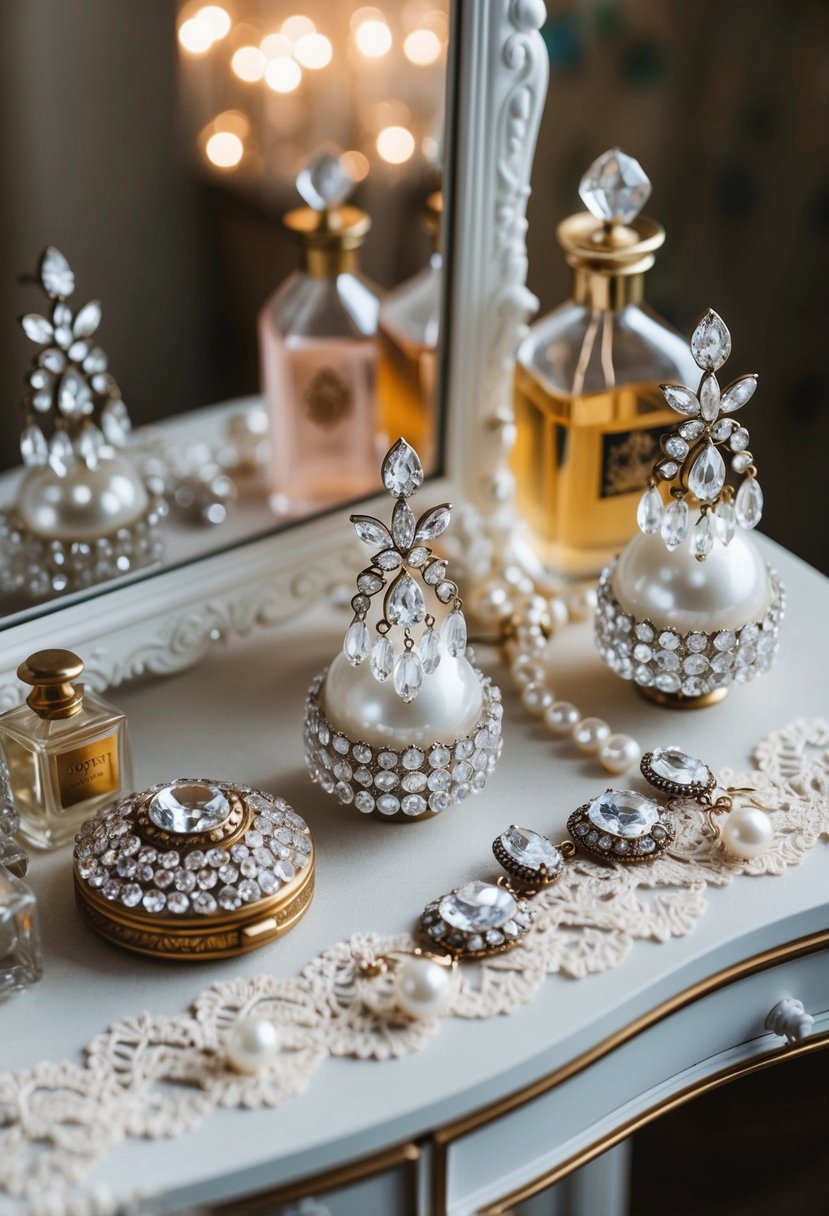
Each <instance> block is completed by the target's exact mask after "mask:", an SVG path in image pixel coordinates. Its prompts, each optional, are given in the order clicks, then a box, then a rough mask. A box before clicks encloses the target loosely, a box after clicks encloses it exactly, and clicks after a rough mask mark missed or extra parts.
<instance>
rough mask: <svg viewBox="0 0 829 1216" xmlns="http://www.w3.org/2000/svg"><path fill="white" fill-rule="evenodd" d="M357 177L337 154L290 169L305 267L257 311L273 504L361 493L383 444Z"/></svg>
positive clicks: (297, 505)
mask: <svg viewBox="0 0 829 1216" xmlns="http://www.w3.org/2000/svg"><path fill="white" fill-rule="evenodd" d="M353 187H354V179H353V177H352V176H351V174H350V173H349V172H348V170H347V168H346V166H345V165H344V163H343V161H342V160H341V159H340V157H339V156H336V155H334V154H332V153H331V152H323V153H320V154H318V155H317V156H315V157H314V158H313V159H312V160H311V161H309V163H308V164H307V165H306V166H305V168H304V169H302V170H301V172H300V173H299V175H298V177H297V190H298V191H299V193H300V195H301V196H302V198H303V199H304V201H305V202H306V203H307V206H306V207H300V208H298V209H297V210H295V211H289V212H288V213H287V215H286V216H285V217H284V223H285V227H286V228H287V229H288V231H289V232H290V233H291V235H292V236H293V237H294V238H295V239H296V240H297V241H298V242H299V245H300V248H301V251H302V265H301V268H300V270H299V271H297V272H296V273H295V274H293V275H291V276H290V277H289V278H288V279H287V280H286V281H285V282H284V283H283V284H282V286H281V287H280V288H279V289H278V290H277V291H276V292H275V293H274V294H273V295H272V296H271V298H270V299H269V300H268V301H267V303H266V304H265V305H264V307H263V308H262V311H261V312H260V314H259V340H260V353H261V361H262V380H263V384H264V391H265V398H266V404H267V408H268V412H269V415H270V437H271V461H270V478H269V480H270V495H271V505H272V507H273V509H274V511H276V512H277V513H278V514H280V515H304V514H307V513H308V512H310V511H314V510H318V509H319V508H321V507H324V506H326V505H330V504H332V503H335V502H343V501H348V500H349V499H351V498H358V497H360V496H361V495H363V494H366V493H367V492H368V491H369V490H370V489H371V488H372V486H373V484H374V478H375V469H376V466H377V460H378V458H379V454H380V452H381V451H382V448H383V446H384V445H383V442H382V440H381V439H380V437H379V431H380V427H381V424H380V416H379V408H378V400H377V315H378V311H379V308H380V295H379V288H378V287H376V286H375V285H374V284H373V283H371V282H370V281H369V280H368V279H366V278H365V277H364V276H363V275H361V274H360V273H359V266H358V253H357V251H358V250H359V248H360V246H361V245H362V243H363V241H364V239H365V236H366V233H367V232H368V230H369V228H370V227H371V221H370V219H369V217H368V216H367V215H366V213H365V212H364V211H361V210H359V208H357V207H352V206H347V205H345V200H346V199H347V198H348V196H349V194H350V193H351V191H352V189H353Z"/></svg>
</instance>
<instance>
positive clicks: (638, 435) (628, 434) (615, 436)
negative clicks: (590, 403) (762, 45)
mask: <svg viewBox="0 0 829 1216" xmlns="http://www.w3.org/2000/svg"><path fill="white" fill-rule="evenodd" d="M664 432H665V425H664V424H663V425H662V426H654V427H649V428H648V429H646V430H633V431H614V432H612V433H610V434H604V435H602V456H601V481H600V486H601V488H600V491H599V493H600V496H601V497H602V498H613V497H615V496H616V495H617V494H634V493H636V492H637V491H641V489H642V487H643V486H644V485H647V481H648V477H649V476H650V474H651V471H652V468H653V462H654V461H655V460H657V459H658V458H659V438H660V436H661V435H663V434H664Z"/></svg>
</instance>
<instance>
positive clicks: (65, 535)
mask: <svg viewBox="0 0 829 1216" xmlns="http://www.w3.org/2000/svg"><path fill="white" fill-rule="evenodd" d="M38 281H39V283H40V285H41V286H42V288H43V290H44V291H45V293H46V295H47V297H48V299H49V302H50V305H51V316H50V317H48V318H47V317H45V316H40V315H39V314H38V313H27V314H26V316H24V317H22V318H21V320H20V324H21V327H22V329H23V332H24V333H25V334H26V337H27V338H29V339H30V340H31V341H32V342H34V343H36V344H37V345H38V346H39V347H41V348H42V349H40V350H39V351H38V353H37V355H36V356H35V357H34V359H33V362H32V370H31V371H30V372H29V375H28V377H27V382H28V385H29V389H28V391H27V393H26V395H25V396H24V398H23V416H24V421H23V430H22V433H21V436H20V453H21V456H22V458H23V464H24V465H25V466H26V472H25V474H24V476H23V478H22V480H21V481H20V484H19V487H18V490H17V498H16V501H15V504H14V507H13V508H11V509H7V510H5V511H3V512H1V513H0V551H2V553H3V556H4V558H5V559H6V560H5V561H4V562H3V563H2V565H3V574H2V580H1V581H0V588H1V589H2V590H4V591H7V592H14V591H22V592H24V593H25V594H27V595H29V596H30V597H32V598H35V599H43V598H47V597H49V596H52V595H56V594H60V593H63V592H69V591H75V590H77V589H79V588H81V587H88V586H90V585H91V584H93V583H98V582H102V581H104V580H106V579H111V578H116V577H118V575H121V574H125V573H127V572H128V571H130V570H134V569H138V568H139V567H142V566H146V565H148V564H151V563H153V562H156V561H158V560H159V559H160V557H161V555H162V546H161V541H160V539H159V537H158V535H157V527H158V524H159V522H160V520H161V519H162V518H163V516H164V514H165V512H166V504H165V503H164V501H163V499H161V498H160V497H159V496H158V495H157V494H156V493H155V490H154V487H153V485H152V483H151V482H150V481H148V480H147V479H145V478H143V477H142V476H141V475H140V473H139V471H138V470H137V468H136V467H135V465H134V464H133V463H132V461H131V460H130V459H128V458H127V457H126V456H124V455H120V454H118V453H117V452H116V450H115V449H116V448H121V447H123V446H124V445H125V444H126V441H127V438H128V436H129V431H130V419H129V414H128V413H127V408H126V406H125V405H124V402H123V401H122V400H121V391H120V389H119V388H118V385H117V384H116V382H115V380H114V378H113V376H112V375H111V373H110V372H109V371H108V370H107V368H108V361H107V356H106V355H105V353H104V352H103V350H101V348H100V346H97V345H96V343H95V341H94V335H95V332H96V330H97V329H98V326H99V324H100V321H101V305H100V303H99V301H98V300H91V301H90V302H89V303H88V304H85V305H84V307H83V308H80V309H78V311H77V313H73V311H72V309H71V308H70V307H69V305H68V304H67V302H66V301H67V299H68V298H69V296H71V295H72V293H73V292H74V290H75V276H74V274H73V272H72V269H71V267H70V266H69V263H68V262H67V260H66V258H65V257H64V256H63V254H62V253H61V252H60V251H59V250H58V249H55V248H54V246H52V245H50V246H48V247H47V248H46V249H45V250H44V252H43V254H42V256H41V259H40V265H39V270H38Z"/></svg>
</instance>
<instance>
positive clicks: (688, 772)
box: [649, 747, 711, 786]
mask: <svg viewBox="0 0 829 1216" xmlns="http://www.w3.org/2000/svg"><path fill="white" fill-rule="evenodd" d="M649 767H650V768H651V769H652V770H653V772H654V773H656V775H657V777H662V778H663V780H665V781H672V782H673V783H674V784H675V785H703V786H704V785H708V784H709V783H710V781H711V770H710V768H709V767H708V765H707V764H703V762H702V761H701V760H697V759H696V758H695V757H694V756H689V755H688V753H687V752H684V751H682V749H681V748H679V747H655V748H654V749H653V752H652V753H651V758H650V761H649Z"/></svg>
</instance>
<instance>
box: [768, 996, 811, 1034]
mask: <svg viewBox="0 0 829 1216" xmlns="http://www.w3.org/2000/svg"><path fill="white" fill-rule="evenodd" d="M814 1024H815V1019H814V1018H813V1017H812V1015H811V1014H810V1013H807V1012H806V1010H805V1009H804V1008H803V1002H802V1001H798V1000H797V999H796V998H795V997H793V996H787V997H785V998H784V1000H782V1001H778V1002H777V1004H776V1005H775V1006H774V1008H773V1009H772V1010H771V1012H770V1013H769V1015H768V1017H767V1018H766V1030H770V1031H772V1033H773V1034H779V1035H780V1037H781V1038H783V1039H786V1041H787V1042H789V1043H799V1042H801V1040H802V1039H805V1038H806V1036H807V1035H809V1034H811V1032H812V1027H813V1026H814Z"/></svg>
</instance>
